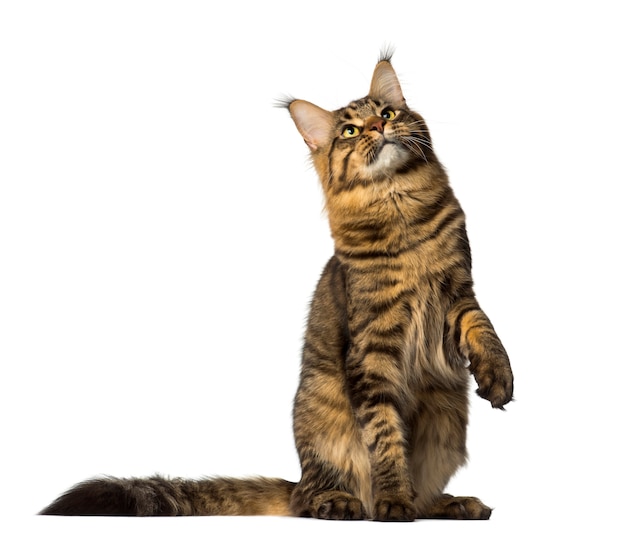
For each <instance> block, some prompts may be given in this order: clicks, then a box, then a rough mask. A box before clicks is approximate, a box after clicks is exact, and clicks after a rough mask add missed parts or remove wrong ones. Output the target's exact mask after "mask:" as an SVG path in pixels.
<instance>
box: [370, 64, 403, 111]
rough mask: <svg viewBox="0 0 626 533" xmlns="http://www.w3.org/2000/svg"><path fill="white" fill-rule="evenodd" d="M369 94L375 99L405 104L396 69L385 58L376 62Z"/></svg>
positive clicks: (398, 104) (399, 104) (400, 104)
mask: <svg viewBox="0 0 626 533" xmlns="http://www.w3.org/2000/svg"><path fill="white" fill-rule="evenodd" d="M369 96H370V97H371V98H374V99H376V100H383V101H384V102H389V103H390V104H394V105H396V106H398V107H400V106H403V105H404V104H405V100H404V96H403V94H402V89H401V88H400V82H399V81H398V76H396V71H395V70H393V67H392V66H391V63H390V62H389V60H387V59H383V60H381V61H379V62H378V64H377V65H376V68H375V69H374V75H373V76H372V83H371V85H370V92H369Z"/></svg>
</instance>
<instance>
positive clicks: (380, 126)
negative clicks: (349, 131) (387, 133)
mask: <svg viewBox="0 0 626 533" xmlns="http://www.w3.org/2000/svg"><path fill="white" fill-rule="evenodd" d="M386 123H387V122H386V121H385V120H384V119H382V118H380V117H370V119H369V120H368V121H367V124H366V126H367V128H366V129H367V130H368V131H374V130H376V131H377V132H379V133H383V130H384V129H385V124H386Z"/></svg>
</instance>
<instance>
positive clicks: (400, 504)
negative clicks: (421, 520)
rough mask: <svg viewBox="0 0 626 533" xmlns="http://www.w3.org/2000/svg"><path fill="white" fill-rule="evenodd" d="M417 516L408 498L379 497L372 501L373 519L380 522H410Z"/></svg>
mask: <svg viewBox="0 0 626 533" xmlns="http://www.w3.org/2000/svg"><path fill="white" fill-rule="evenodd" d="M416 516H417V511H416V510H415V505H414V504H413V502H412V501H410V500H404V499H399V498H380V499H379V500H377V501H376V502H375V503H374V520H378V521H380V522H412V521H413V520H415V518H416Z"/></svg>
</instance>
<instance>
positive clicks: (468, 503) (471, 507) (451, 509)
mask: <svg viewBox="0 0 626 533" xmlns="http://www.w3.org/2000/svg"><path fill="white" fill-rule="evenodd" d="M490 516H491V508H490V507H487V506H486V505H485V504H484V503H483V502H481V501H480V500H479V499H478V498H474V497H472V496H451V495H450V494H442V495H441V496H439V497H438V498H436V499H435V501H434V502H432V504H431V505H430V506H429V507H427V508H426V509H423V510H422V511H421V512H420V514H419V516H418V518H451V519H455V520H489V517H490Z"/></svg>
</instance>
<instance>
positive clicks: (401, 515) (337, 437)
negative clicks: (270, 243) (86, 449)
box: [42, 57, 513, 521]
mask: <svg viewBox="0 0 626 533" xmlns="http://www.w3.org/2000/svg"><path fill="white" fill-rule="evenodd" d="M286 107H288V109H289V111H290V113H291V116H292V118H293V120H294V122H295V124H296V127H297V128H298V130H299V132H300V133H301V135H302V137H303V138H304V140H305V142H306V144H307V145H308V146H309V148H310V151H311V157H312V160H313V163H314V166H315V168H316V170H317V172H318V174H319V176H320V180H321V184H322V188H323V191H324V196H325V201H326V209H327V212H328V219H329V223H330V228H331V232H332V236H333V239H334V241H335V255H334V256H333V257H332V258H331V259H330V261H329V262H328V264H327V266H326V268H325V270H324V272H323V274H322V276H321V279H320V281H319V283H318V286H317V289H316V291H315V295H314V297H313V301H312V304H311V310H310V315H309V321H308V327H307V331H306V335H305V339H304V347H303V354H302V367H301V375H300V385H299V388H298V392H297V394H296V398H295V402H294V411H293V415H294V433H295V439H296V447H297V450H298V453H299V456H300V462H301V467H302V478H301V480H300V481H299V482H298V483H297V484H294V483H289V482H287V481H283V480H278V479H264V478H259V479H250V480H232V479H228V478H216V479H210V480H203V481H192V480H179V479H175V480H167V479H163V478H150V479H131V480H120V479H102V480H92V481H88V482H85V483H83V484H81V485H78V486H77V487H75V488H74V489H71V490H70V491H69V492H68V493H66V494H65V495H63V496H61V497H60V498H59V499H58V500H57V501H56V502H54V503H53V504H52V505H51V506H50V507H48V508H47V509H45V510H44V511H43V512H42V513H44V514H123V515H125V514H137V515H205V514H278V515H293V516H310V517H316V518H330V519H364V518H372V519H374V520H402V521H410V520H414V519H415V518H419V517H432V518H466V519H467V518H469V519H486V518H489V516H490V514H491V510H490V509H489V508H488V507H487V506H485V505H484V504H483V503H482V502H480V500H478V499H477V498H472V497H462V498H459V497H453V496H450V495H447V494H444V493H443V490H444V489H445V486H446V484H447V483H448V481H449V479H450V477H451V476H452V475H453V474H454V472H455V471H456V470H457V469H458V468H459V466H461V465H462V464H464V462H465V461H466V448H465V440H466V425H467V417H468V394H467V389H468V378H469V375H470V373H472V374H473V375H474V377H475V379H476V381H477V383H478V390H477V392H478V394H479V395H480V396H481V397H483V398H485V399H487V400H488V401H490V402H491V404H492V406H493V407H496V408H502V407H503V406H504V405H505V404H506V403H507V402H509V401H510V400H511V399H512V395H513V375H512V373H511V368H510V364H509V359H508V357H507V354H506V352H505V350H504V348H503V347H502V344H501V342H500V340H499V339H498V336H497V335H496V333H495V331H494V329H493V327H492V325H491V323H490V321H489V319H488V318H487V316H486V315H485V314H484V312H483V311H482V310H481V308H480V306H479V305H478V303H477V301H476V298H475V296H474V292H473V289H472V278H471V258H470V248H469V244H468V240H467V235H466V231H465V216H464V214H463V211H462V209H461V207H460V205H459V203H458V201H457V199H456V198H455V196H454V194H453V192H452V190H451V188H450V185H449V183H448V178H447V176H446V173H445V171H444V169H443V167H442V166H441V165H440V163H439V161H438V160H437V157H436V156H435V153H434V152H433V149H432V144H431V139H430V134H429V132H428V129H427V127H426V124H425V122H424V120H423V118H422V117H421V116H420V115H419V114H417V113H415V112H413V111H411V110H410V109H408V107H407V106H406V103H405V100H404V96H403V94H402V90H401V88H400V84H399V83H398V79H397V77H396V74H395V72H394V70H393V68H392V66H391V63H390V57H381V59H380V61H379V63H378V65H377V66H376V69H375V71H374V75H373V77H372V83H371V86H370V91H369V94H368V96H366V97H365V98H362V99H360V100H356V101H354V102H352V103H351V104H349V105H348V106H347V107H345V108H342V109H339V110H337V111H334V112H329V111H326V110H324V109H322V108H320V107H317V106H315V105H313V104H311V103H309V102H306V101H303V100H292V101H289V102H287V103H286ZM468 369H469V371H468Z"/></svg>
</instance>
